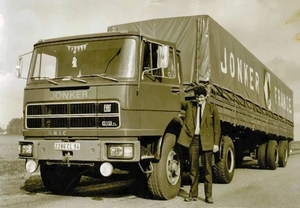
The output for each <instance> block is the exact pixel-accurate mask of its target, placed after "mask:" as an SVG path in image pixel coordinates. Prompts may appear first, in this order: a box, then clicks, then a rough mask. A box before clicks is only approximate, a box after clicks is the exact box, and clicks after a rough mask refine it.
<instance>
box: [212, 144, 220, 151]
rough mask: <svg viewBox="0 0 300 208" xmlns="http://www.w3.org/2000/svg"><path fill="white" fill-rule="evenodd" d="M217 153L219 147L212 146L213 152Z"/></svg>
mask: <svg viewBox="0 0 300 208" xmlns="http://www.w3.org/2000/svg"><path fill="white" fill-rule="evenodd" d="M218 151H219V146H218V145H214V149H213V152H214V153H216V152H218Z"/></svg>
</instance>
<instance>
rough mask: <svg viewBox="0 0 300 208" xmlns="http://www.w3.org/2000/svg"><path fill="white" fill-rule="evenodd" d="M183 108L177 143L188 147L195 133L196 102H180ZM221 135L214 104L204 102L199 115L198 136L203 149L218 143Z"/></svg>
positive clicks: (208, 148)
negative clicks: (183, 117)
mask: <svg viewBox="0 0 300 208" xmlns="http://www.w3.org/2000/svg"><path fill="white" fill-rule="evenodd" d="M181 109H182V110H185V119H184V122H183V125H182V129H181V132H180V135H179V139H178V143H179V144H181V145H183V146H185V147H190V144H191V142H192V138H193V137H194V134H195V126H196V122H197V120H196V119H197V118H196V116H197V102H193V101H187V102H183V103H182V104H181ZM220 137H221V126H220V117H219V113H218V110H217V108H216V106H214V105H213V104H210V103H208V102H206V104H205V108H204V111H203V115H202V117H201V125H200V138H201V144H202V150H203V151H209V150H213V146H214V145H219V142H220Z"/></svg>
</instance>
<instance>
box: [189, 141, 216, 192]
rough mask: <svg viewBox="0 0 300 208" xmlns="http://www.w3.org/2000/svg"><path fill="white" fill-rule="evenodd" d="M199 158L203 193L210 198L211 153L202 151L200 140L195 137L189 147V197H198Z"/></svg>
mask: <svg viewBox="0 0 300 208" xmlns="http://www.w3.org/2000/svg"><path fill="white" fill-rule="evenodd" d="M199 156H200V157H201V162H202V165H203V170H204V193H205V197H206V198H208V197H212V158H213V151H212V150H211V151H203V150H202V147H201V138H200V136H199V135H195V136H194V137H193V139H192V143H191V145H190V147H189V157H190V164H191V169H190V178H191V188H190V192H189V196H190V197H198V184H199Z"/></svg>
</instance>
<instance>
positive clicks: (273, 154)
mask: <svg viewBox="0 0 300 208" xmlns="http://www.w3.org/2000/svg"><path fill="white" fill-rule="evenodd" d="M277 166H278V144H277V141H276V140H270V141H269V142H268V146H267V167H268V168H270V169H271V170H276V168H277Z"/></svg>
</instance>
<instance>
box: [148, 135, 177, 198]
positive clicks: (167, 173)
mask: <svg viewBox="0 0 300 208" xmlns="http://www.w3.org/2000/svg"><path fill="white" fill-rule="evenodd" d="M175 142H176V137H175V135H173V134H166V136H165V138H164V142H163V146H162V152H161V158H160V160H159V161H158V162H156V163H153V171H152V173H150V176H149V178H148V186H149V190H150V191H151V193H152V194H153V195H154V197H155V198H160V199H171V198H174V197H175V196H177V194H178V193H179V189H180V185H181V163H180V158H181V157H180V151H179V148H177V147H174V145H175Z"/></svg>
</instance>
